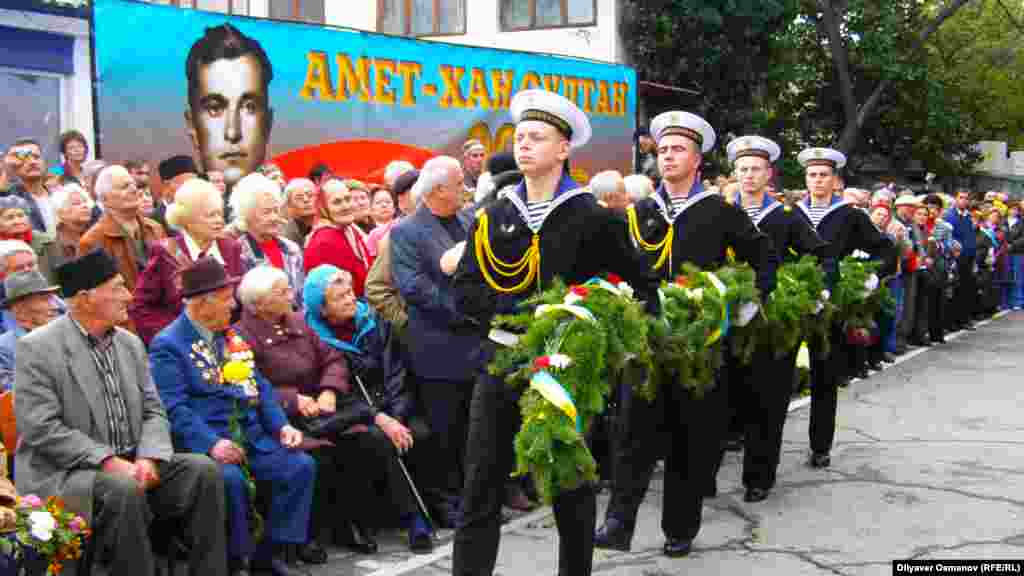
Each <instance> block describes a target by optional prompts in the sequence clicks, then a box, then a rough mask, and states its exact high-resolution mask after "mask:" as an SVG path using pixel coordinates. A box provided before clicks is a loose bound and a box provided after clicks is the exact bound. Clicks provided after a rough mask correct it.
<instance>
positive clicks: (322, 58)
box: [299, 52, 334, 100]
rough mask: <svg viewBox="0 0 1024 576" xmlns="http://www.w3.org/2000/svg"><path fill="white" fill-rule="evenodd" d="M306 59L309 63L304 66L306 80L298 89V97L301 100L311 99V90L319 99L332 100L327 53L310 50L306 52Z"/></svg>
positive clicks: (332, 92) (332, 93)
mask: <svg viewBox="0 0 1024 576" xmlns="http://www.w3.org/2000/svg"><path fill="white" fill-rule="evenodd" d="M306 59H307V60H308V61H309V65H308V66H306V80H305V81H304V82H303V83H302V90H299V97H300V98H302V99H303V100H312V99H313V92H316V93H317V95H318V96H319V99H320V100H334V91H333V90H331V67H330V65H329V64H328V63H327V53H326V52H310V53H309V54H306Z"/></svg>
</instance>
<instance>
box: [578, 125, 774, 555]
mask: <svg viewBox="0 0 1024 576" xmlns="http://www.w3.org/2000/svg"><path fill="white" fill-rule="evenodd" d="M651 134H652V135H653V136H654V139H655V140H656V142H657V146H658V148H657V151H658V169H659V171H660V172H661V178H662V181H661V186H659V187H658V190H657V191H656V192H655V193H654V194H653V195H651V196H650V197H648V198H645V199H643V200H641V201H639V202H637V203H635V204H634V205H633V206H632V207H630V208H628V209H627V211H626V214H627V217H628V219H629V223H630V230H631V233H632V234H633V237H634V240H635V241H636V243H637V245H638V246H640V248H641V249H642V250H643V252H644V253H645V254H646V255H647V259H648V265H649V266H650V268H651V269H652V270H653V271H654V272H655V273H656V274H657V275H658V276H659V277H661V278H662V279H665V280H672V279H674V278H675V277H676V276H677V275H678V274H679V273H680V271H681V270H682V265H683V264H684V263H691V264H693V265H696V266H697V267H699V268H704V269H714V268H717V267H719V266H721V265H723V264H725V263H726V261H727V252H728V250H729V249H730V248H731V249H732V250H733V251H734V252H735V254H736V258H737V259H738V260H740V261H742V262H747V263H749V264H750V265H751V266H753V268H754V270H755V272H756V273H757V286H758V288H760V290H761V293H762V295H767V293H768V292H770V291H771V290H772V288H774V286H775V269H776V268H777V267H778V264H779V258H778V255H777V254H776V252H775V250H774V248H773V247H772V243H771V241H770V240H769V239H768V237H767V236H765V235H764V234H763V233H761V232H760V231H758V229H757V227H756V226H754V223H753V222H752V221H751V220H750V217H749V216H748V215H747V214H746V213H745V212H744V211H743V210H742V209H740V208H739V207H737V206H734V205H732V204H729V203H727V202H726V201H725V200H724V199H723V198H722V196H720V195H719V194H716V193H715V192H713V191H710V190H704V186H703V184H702V183H701V181H700V178H699V177H698V169H699V167H700V165H701V162H702V161H703V157H704V156H703V155H704V154H705V153H707V152H708V151H710V150H711V149H712V148H713V147H714V145H715V131H714V129H712V128H711V125H710V124H708V123H707V121H706V120H704V119H703V118H701V117H700V116H697V115H695V114H691V113H689V112H683V111H670V112H665V113H663V114H659V115H658V116H657V117H655V118H654V120H652V121H651ZM665 380H666V382H665V383H664V385H663V386H662V388H661V389H660V390H659V391H658V399H657V402H656V404H651V403H648V402H646V401H644V400H642V399H641V398H638V397H632V398H628V399H624V400H623V405H625V404H626V403H627V402H628V403H629V408H628V409H627V410H625V412H624V414H625V416H624V418H625V425H624V429H625V430H626V433H625V436H626V437H624V438H622V439H621V441H620V442H619V443H618V447H617V448H616V450H615V453H614V456H613V457H614V458H615V464H614V465H613V466H612V470H613V473H614V475H615V479H614V480H613V484H614V489H613V492H612V499H611V503H610V504H609V506H608V511H607V514H606V518H605V524H604V526H602V527H601V529H600V530H599V531H598V533H597V535H596V545H597V546H599V547H601V548H611V549H616V550H628V549H629V547H630V542H631V541H632V538H633V529H634V527H635V525H636V514H637V511H638V510H639V507H640V503H641V502H642V501H643V498H644V494H645V493H646V491H647V487H648V485H649V484H650V481H651V475H652V473H653V471H654V464H655V461H656V460H657V458H658V457H659V455H660V454H659V451H660V450H659V449H660V448H661V446H659V444H660V443H659V442H658V440H657V439H658V437H659V436H660V435H659V423H660V419H659V416H661V415H663V416H664V422H663V426H660V428H661V429H663V430H665V429H667V431H668V434H667V435H666V436H667V438H668V445H667V447H666V449H667V452H668V453H667V456H666V460H665V496H664V506H663V508H662V518H661V528H662V531H663V532H664V534H665V545H664V547H663V552H664V553H665V555H667V556H669V557H679V556H685V555H687V554H689V553H690V548H691V546H692V542H693V539H694V538H696V537H697V533H698V532H699V531H700V525H701V507H702V505H703V499H704V497H705V496H706V495H711V493H712V492H713V491H714V489H713V482H714V472H715V467H716V463H717V457H718V454H719V450H720V449H721V443H722V442H723V440H724V436H725V431H726V427H727V423H728V407H727V398H728V394H727V391H726V389H725V388H726V386H725V380H724V378H721V377H716V378H715V379H714V380H715V381H714V382H701V383H697V384H698V385H697V386H696V387H698V388H702V389H704V393H703V394H698V393H696V392H693V388H694V386H693V384H694V383H681V382H678V381H677V380H676V379H675V378H666V379H665Z"/></svg>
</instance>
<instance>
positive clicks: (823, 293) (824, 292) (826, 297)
mask: <svg viewBox="0 0 1024 576" xmlns="http://www.w3.org/2000/svg"><path fill="white" fill-rule="evenodd" d="M831 297H832V293H831V292H829V291H828V290H822V291H821V301H822V302H828V300H829V298H831Z"/></svg>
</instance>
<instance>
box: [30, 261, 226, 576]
mask: <svg viewBox="0 0 1024 576" xmlns="http://www.w3.org/2000/svg"><path fill="white" fill-rule="evenodd" d="M57 279H58V282H59V284H60V286H61V292H62V294H63V296H64V298H65V299H66V300H67V303H68V306H69V310H68V314H67V315H65V316H62V317H60V318H58V319H56V320H54V321H52V322H50V323H49V324H47V325H45V326H42V327H40V328H37V329H35V330H33V331H32V332H30V333H28V334H26V335H25V336H24V337H22V338H21V340H19V341H18V347H17V354H16V362H15V366H16V368H15V374H14V381H15V387H16V388H17V391H18V393H17V394H16V395H15V399H14V412H15V415H16V417H17V420H18V433H19V434H20V435H21V442H20V443H19V445H18V450H17V454H16V456H15V462H16V465H17V470H18V474H17V478H16V481H17V486H18V492H19V493H21V494H36V495H38V496H39V497H41V498H44V499H45V498H47V497H49V496H59V497H61V498H62V499H63V500H64V502H65V504H66V505H67V508H68V510H69V511H71V512H74V513H75V514H78V515H80V516H82V517H83V518H85V520H86V522H88V523H89V525H90V526H92V527H93V536H92V541H91V543H90V547H91V550H92V554H91V556H92V559H93V561H94V563H98V564H101V565H105V566H107V567H108V569H109V573H111V574H141V575H143V576H152V575H153V574H156V563H155V561H154V557H153V552H152V547H151V545H150V541H149V524H150V522H152V520H153V519H154V517H156V518H162V517H179V518H181V520H182V521H183V522H184V525H185V528H186V529H185V531H184V535H185V537H186V538H187V540H188V545H189V549H190V552H189V573H190V574H193V575H194V576H199V575H200V574H202V575H208V574H217V575H224V574H227V560H226V558H225V549H226V547H225V532H224V528H223V527H224V524H223V522H224V483H223V480H222V479H221V475H220V470H219V469H218V468H217V465H216V463H214V462H213V460H211V459H210V458H208V457H206V456H204V455H199V454H175V453H174V450H173V449H172V447H171V437H170V429H169V424H168V420H167V414H166V412H165V411H164V406H163V404H162V403H161V402H160V396H159V394H158V393H157V390H156V387H155V386H154V385H153V379H152V378H151V377H150V372H149V363H148V361H147V357H146V350H145V348H144V347H143V345H142V341H141V340H139V338H138V337H137V336H135V335H134V334H132V333H131V332H128V331H126V330H123V329H121V328H118V327H117V326H118V325H119V324H122V323H123V322H124V321H125V320H126V319H127V317H128V302H129V301H130V300H131V294H130V293H129V292H128V290H127V289H126V288H125V285H124V279H123V278H121V275H120V274H119V273H118V272H117V263H116V262H114V260H113V258H111V257H110V256H109V255H108V254H107V253H106V252H104V251H102V250H97V251H94V252H90V253H88V254H86V255H84V256H82V257H81V258H78V259H77V260H72V261H70V262H68V263H66V264H64V265H63V266H61V267H60V268H58V269H57Z"/></svg>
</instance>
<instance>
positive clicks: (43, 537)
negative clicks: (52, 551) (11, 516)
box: [28, 510, 57, 542]
mask: <svg viewBox="0 0 1024 576" xmlns="http://www.w3.org/2000/svg"><path fill="white" fill-rule="evenodd" d="M28 522H29V524H30V525H31V526H32V529H31V532H32V536H33V537H34V538H35V539H37V540H40V541H42V542H49V541H50V538H52V537H53V531H54V530H56V529H57V520H55V519H54V517H53V515H51V514H50V513H49V512H46V511H42V510H40V511H38V512H33V513H31V514H29V515H28Z"/></svg>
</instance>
